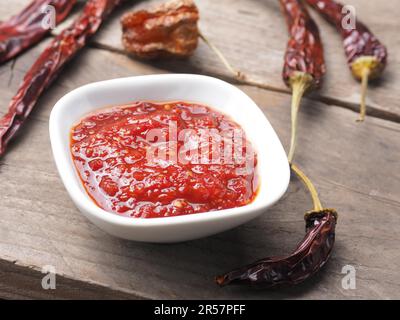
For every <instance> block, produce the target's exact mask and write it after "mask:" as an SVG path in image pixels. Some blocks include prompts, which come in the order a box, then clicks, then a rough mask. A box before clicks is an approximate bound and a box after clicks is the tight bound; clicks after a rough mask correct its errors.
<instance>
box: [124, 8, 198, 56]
mask: <svg viewBox="0 0 400 320" xmlns="http://www.w3.org/2000/svg"><path fill="white" fill-rule="evenodd" d="M198 20H199V11H198V9H197V7H196V5H195V4H194V2H193V1H192V0H173V1H169V2H166V3H162V4H161V5H159V6H157V7H154V8H153V9H151V10H140V11H136V12H128V13H126V14H125V15H124V16H123V17H122V19H121V25H122V30H123V35H122V43H123V45H124V47H125V49H126V50H127V51H128V52H129V53H132V54H134V55H136V56H138V57H141V58H157V57H160V56H166V55H167V56H178V57H187V56H190V55H191V54H192V53H193V52H194V51H195V50H196V48H197V44H198V37H199V30H198V28H197V22H198Z"/></svg>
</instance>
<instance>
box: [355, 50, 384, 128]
mask: <svg viewBox="0 0 400 320" xmlns="http://www.w3.org/2000/svg"><path fill="white" fill-rule="evenodd" d="M381 70H382V64H381V63H380V62H379V60H378V59H377V58H376V57H374V56H362V57H360V58H358V59H356V60H355V61H354V62H353V63H352V64H351V72H352V73H353V76H354V77H355V78H356V79H358V80H360V81H361V104H360V116H359V118H358V120H357V121H359V122H362V121H364V119H365V115H366V112H367V101H366V100H367V88H368V81H369V80H370V79H373V78H376V77H378V76H379V75H380V73H381Z"/></svg>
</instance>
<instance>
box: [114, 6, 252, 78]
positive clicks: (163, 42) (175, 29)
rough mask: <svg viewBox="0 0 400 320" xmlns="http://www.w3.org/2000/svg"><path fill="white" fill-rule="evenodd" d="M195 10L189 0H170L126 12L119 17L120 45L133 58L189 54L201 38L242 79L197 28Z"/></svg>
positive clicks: (231, 71) (236, 76)
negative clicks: (146, 8)
mask: <svg viewBox="0 0 400 320" xmlns="http://www.w3.org/2000/svg"><path fill="white" fill-rule="evenodd" d="M199 16H200V14H199V10H198V8H197V6H196V4H195V3H194V1H193V0H171V1H167V2H165V3H161V4H159V5H157V6H155V7H153V8H150V9H148V10H144V9H143V10H139V11H132V12H128V13H126V14H125V15H124V16H123V17H122V19H121V25H122V33H123V34H122V44H123V46H124V48H125V50H126V51H127V52H128V53H130V54H132V55H134V56H137V57H140V58H146V59H153V58H158V57H164V56H174V57H189V56H191V55H192V54H193V53H194V51H195V50H196V48H197V46H198V38H201V39H202V40H203V41H204V42H205V43H206V44H207V46H208V47H209V48H210V49H211V50H212V51H214V53H215V54H216V55H217V57H218V58H219V59H220V60H221V62H222V63H223V64H224V66H225V67H226V68H227V69H228V70H229V72H230V73H232V74H233V76H234V77H235V78H237V79H239V80H243V78H244V75H243V74H242V73H241V72H239V71H237V70H235V69H234V68H233V67H232V66H231V64H230V63H229V62H228V60H227V59H226V58H225V57H224V55H223V54H222V52H221V51H220V50H219V49H218V48H217V47H216V46H215V45H214V44H213V43H212V42H211V41H210V40H208V39H207V37H206V36H205V35H204V34H202V33H201V31H200V30H199V28H198V21H199Z"/></svg>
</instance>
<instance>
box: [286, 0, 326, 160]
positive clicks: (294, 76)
mask: <svg viewBox="0 0 400 320" xmlns="http://www.w3.org/2000/svg"><path fill="white" fill-rule="evenodd" d="M280 3H281V8H282V12H283V14H284V16H285V17H286V23H287V25H288V29H289V41H288V44H287V48H286V52H285V58H284V67H283V73H282V76H283V80H284V82H285V84H286V85H287V86H288V87H289V88H291V89H292V106H291V110H292V135H291V143H290V150H289V153H288V159H289V162H292V160H293V157H294V151H295V147H296V132H297V114H298V110H299V107H300V101H301V98H302V97H303V95H304V93H305V92H306V91H308V90H310V89H314V88H318V87H320V86H321V83H322V78H323V76H324V74H325V60H324V53H323V46H322V42H321V39H320V35H319V30H318V27H317V25H316V23H315V22H314V20H313V19H312V18H311V17H310V15H309V14H308V12H307V10H306V8H305V7H304V5H303V4H302V2H301V1H300V0H280Z"/></svg>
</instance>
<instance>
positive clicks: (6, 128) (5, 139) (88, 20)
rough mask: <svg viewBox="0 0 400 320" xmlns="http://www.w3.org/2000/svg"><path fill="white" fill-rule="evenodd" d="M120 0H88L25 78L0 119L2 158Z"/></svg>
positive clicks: (0, 151)
mask: <svg viewBox="0 0 400 320" xmlns="http://www.w3.org/2000/svg"><path fill="white" fill-rule="evenodd" d="M120 2H121V0H89V1H88V2H87V4H86V5H85V7H84V9H83V13H82V14H81V15H80V16H79V17H78V18H77V20H76V21H75V22H74V23H73V24H72V26H70V27H69V28H67V29H65V30H64V31H63V32H62V33H61V34H60V35H58V36H57V37H56V38H55V39H54V40H53V41H52V42H51V43H50V44H49V45H48V47H47V48H46V49H45V51H44V52H43V53H42V54H41V55H40V56H39V58H38V59H37V60H36V62H35V63H34V64H33V66H32V67H31V68H30V70H29V71H28V72H27V74H26V75H25V77H24V79H23V81H22V84H21V86H20V88H19V89H18V92H17V94H16V95H15V96H14V97H13V99H12V100H11V102H10V105H9V110H8V112H7V113H6V114H5V115H4V116H3V117H2V118H1V119H0V156H2V155H3V154H4V153H5V151H6V147H7V145H8V143H9V141H10V140H11V139H12V138H13V137H14V135H15V134H16V132H17V131H18V129H19V128H20V127H21V125H22V124H23V123H24V121H25V120H26V118H27V117H28V115H29V114H30V112H31V111H32V109H33V107H34V106H35V104H36V102H37V100H38V98H39V97H40V95H41V94H42V92H43V91H44V89H46V88H47V87H48V86H49V85H50V84H51V83H52V81H53V80H54V79H55V78H56V77H57V76H58V74H59V72H60V70H61V69H62V67H64V65H65V64H66V63H67V62H68V61H69V60H71V58H72V57H73V56H74V55H75V54H76V53H77V52H78V51H79V50H80V49H81V48H82V47H84V46H85V44H86V42H87V40H88V39H89V37H90V36H92V35H93V34H94V33H96V31H97V30H98V29H99V27H100V25H101V23H102V22H103V20H104V19H105V18H106V17H107V16H108V15H109V14H110V13H111V12H112V11H113V9H114V8H115V7H116V6H117V5H118V4H119V3H120Z"/></svg>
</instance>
